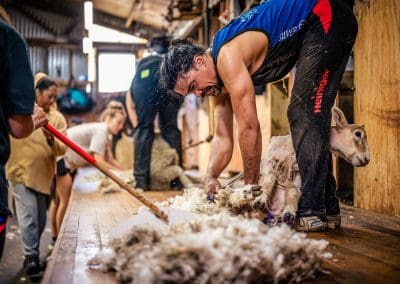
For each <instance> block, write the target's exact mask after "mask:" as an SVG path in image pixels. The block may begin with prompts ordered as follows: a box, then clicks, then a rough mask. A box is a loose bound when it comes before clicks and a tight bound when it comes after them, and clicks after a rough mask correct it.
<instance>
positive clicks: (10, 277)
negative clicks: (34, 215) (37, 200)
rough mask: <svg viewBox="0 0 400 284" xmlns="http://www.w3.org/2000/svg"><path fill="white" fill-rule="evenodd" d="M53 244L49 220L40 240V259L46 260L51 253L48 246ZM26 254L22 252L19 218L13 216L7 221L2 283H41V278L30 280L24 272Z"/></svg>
mask: <svg viewBox="0 0 400 284" xmlns="http://www.w3.org/2000/svg"><path fill="white" fill-rule="evenodd" d="M50 242H51V229H50V223H49V218H47V224H46V228H45V230H44V232H43V234H42V238H41V240H40V257H41V258H42V259H44V258H45V257H46V256H47V254H48V253H49V249H48V245H49V244H50ZM23 263H24V254H23V252H22V243H21V233H20V231H19V228H18V222H17V218H16V217H15V216H11V217H10V218H9V219H8V221H7V239H6V243H5V246H4V251H3V257H2V258H1V261H0V283H3V284H9V283H10V284H11V283H24V284H27V283H40V280H41V279H40V277H32V278H29V277H27V276H26V275H25V274H24V271H23V267H22V266H23Z"/></svg>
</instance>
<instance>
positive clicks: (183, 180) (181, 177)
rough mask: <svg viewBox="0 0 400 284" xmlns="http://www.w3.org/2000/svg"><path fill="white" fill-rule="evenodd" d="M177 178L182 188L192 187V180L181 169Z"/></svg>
mask: <svg viewBox="0 0 400 284" xmlns="http://www.w3.org/2000/svg"><path fill="white" fill-rule="evenodd" d="M179 180H180V181H181V183H182V185H183V187H184V188H189V187H193V183H192V181H191V180H190V179H189V178H188V177H187V176H186V175H185V173H184V172H183V171H182V172H181V173H180V175H179Z"/></svg>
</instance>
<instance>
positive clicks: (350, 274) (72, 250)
mask: <svg viewBox="0 0 400 284" xmlns="http://www.w3.org/2000/svg"><path fill="white" fill-rule="evenodd" d="M175 194H177V192H172V191H169V192H146V193H145V195H146V197H148V198H149V199H150V200H153V201H160V200H164V199H166V198H168V197H171V196H174V195H175ZM140 206H141V204H140V203H139V202H138V201H136V200H135V199H134V198H133V197H131V196H130V195H128V194H127V193H125V192H118V193H111V194H103V193H100V192H93V193H85V194H83V193H79V192H76V191H75V192H74V193H73V195H72V197H71V203H70V206H69V208H68V211H67V214H66V216H65V220H64V223H63V226H62V228H61V232H60V235H59V238H58V240H57V243H56V246H55V248H54V251H53V255H52V259H51V261H50V262H49V263H48V266H47V269H46V272H45V275H44V278H43V283H115V282H116V279H115V277H114V274H113V273H107V274H104V273H102V272H99V271H93V270H90V269H88V268H87V266H86V262H87V261H88V259H90V258H91V257H93V256H94V255H95V254H96V253H97V252H98V251H99V250H100V249H102V248H104V247H106V246H107V241H108V240H109V235H108V234H109V231H110V230H111V229H112V228H114V227H116V226H117V225H118V224H119V223H120V222H122V221H123V220H125V219H126V218H128V217H130V216H132V214H135V213H136V210H137V208H138V207H140ZM342 215H343V219H342V222H343V226H342V228H341V229H339V230H335V231H329V232H323V233H310V234H309V236H310V237H312V238H317V239H319V238H323V239H326V240H328V241H329V242H330V251H331V252H332V253H333V258H332V259H331V260H330V261H327V262H326V263H325V264H324V268H325V269H326V270H327V274H321V275H318V277H317V278H316V279H314V280H311V281H307V283H363V284H365V283H400V218H395V217H388V216H385V215H380V214H374V213H372V212H369V211H366V210H360V209H355V208H353V207H347V206H344V207H342Z"/></svg>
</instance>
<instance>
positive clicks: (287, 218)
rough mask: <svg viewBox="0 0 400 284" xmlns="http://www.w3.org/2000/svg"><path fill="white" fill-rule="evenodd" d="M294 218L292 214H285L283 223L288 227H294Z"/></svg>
mask: <svg viewBox="0 0 400 284" xmlns="http://www.w3.org/2000/svg"><path fill="white" fill-rule="evenodd" d="M294 221H295V216H294V215H293V214H292V213H289V212H286V213H285V214H283V223H285V224H287V225H288V226H290V227H293V226H294Z"/></svg>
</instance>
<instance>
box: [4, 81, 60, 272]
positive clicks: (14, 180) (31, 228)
mask: <svg viewBox="0 0 400 284" xmlns="http://www.w3.org/2000/svg"><path fill="white" fill-rule="evenodd" d="M35 94H36V103H37V105H38V106H39V107H41V108H43V110H44V111H45V113H46V115H47V118H48V120H49V122H50V123H51V124H52V125H53V126H54V127H55V128H57V129H58V130H59V131H61V132H64V133H65V131H66V128H67V123H66V121H65V119H64V117H63V115H62V114H61V113H59V112H58V111H56V110H54V109H52V108H51V106H52V105H53V104H54V101H55V97H56V95H57V85H56V83H55V82H54V81H52V80H51V79H50V78H49V77H47V75H45V74H43V73H39V74H37V75H36V76H35ZM65 151H66V146H64V144H63V143H62V142H59V141H57V140H56V139H54V137H53V136H52V135H51V134H50V133H48V132H47V130H45V129H44V128H42V129H36V130H35V131H34V132H33V133H32V134H31V135H30V136H28V137H27V138H24V139H19V140H17V139H14V138H12V137H11V155H10V159H9V160H8V163H7V165H6V173H7V178H8V180H9V181H10V184H11V187H12V191H13V195H14V199H15V207H16V215H17V218H18V224H19V228H20V230H21V237H22V244H23V251H24V255H25V261H24V268H25V273H26V274H27V275H28V276H34V275H38V274H39V273H40V270H41V266H40V261H39V244H40V237H41V235H42V233H43V230H44V228H45V225H46V195H49V194H50V187H51V183H52V180H53V176H54V173H55V165H56V157H57V156H59V155H62V154H64V152H65Z"/></svg>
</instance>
